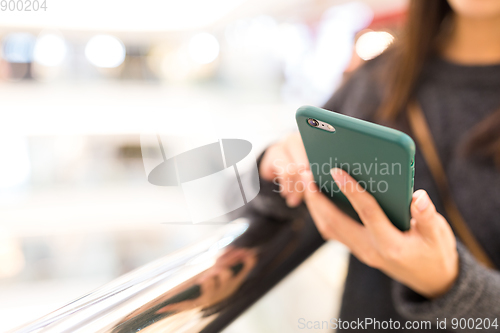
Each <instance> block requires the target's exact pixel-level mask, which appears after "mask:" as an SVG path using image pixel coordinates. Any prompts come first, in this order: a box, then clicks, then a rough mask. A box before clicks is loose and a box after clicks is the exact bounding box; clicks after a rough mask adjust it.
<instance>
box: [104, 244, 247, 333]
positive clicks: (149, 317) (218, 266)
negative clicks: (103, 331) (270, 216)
mask: <svg viewBox="0 0 500 333" xmlns="http://www.w3.org/2000/svg"><path fill="white" fill-rule="evenodd" d="M255 264H256V253H255V250H252V249H247V248H228V249H226V251H225V252H224V253H223V254H222V255H221V256H220V257H218V258H217V261H216V263H215V264H214V265H213V266H212V267H210V268H209V269H208V270H206V271H204V272H202V273H200V274H199V275H197V276H196V277H194V278H193V279H191V280H189V281H186V282H185V283H183V284H181V285H179V286H178V287H176V288H174V289H173V290H171V291H170V292H167V293H165V294H164V295H162V296H160V297H159V298H157V299H155V300H153V301H151V302H149V303H148V304H146V305H144V306H143V307H141V308H139V309H137V310H136V311H134V312H132V313H131V314H130V315H128V316H127V317H126V318H125V319H124V320H123V321H122V322H121V323H120V324H118V325H117V326H116V328H115V329H114V330H113V332H116V333H118V332H123V333H125V332H136V331H138V330H144V329H145V328H148V327H150V328H151V329H153V330H154V329H157V328H160V329H162V330H164V329H167V328H173V327H174V326H175V325H176V324H177V323H176V322H175V315H179V314H183V313H189V315H193V314H194V313H192V312H190V310H196V309H198V311H196V312H199V310H203V309H206V308H208V307H210V306H213V305H215V304H217V303H219V302H221V301H223V300H224V299H226V298H228V297H230V296H231V295H232V294H233V293H234V292H235V291H236V290H237V289H238V288H239V287H240V286H241V284H242V283H243V282H244V281H245V279H246V278H247V276H248V274H249V273H250V272H251V271H252V269H253V268H254V266H255ZM196 312H195V313H196ZM168 317H171V318H169V319H172V320H170V321H169V320H164V319H166V318H168ZM155 325H160V326H161V327H154V326H155Z"/></svg>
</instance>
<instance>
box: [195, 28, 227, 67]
mask: <svg viewBox="0 0 500 333" xmlns="http://www.w3.org/2000/svg"><path fill="white" fill-rule="evenodd" d="M219 49H220V47H219V42H218V41H217V38H215V37H214V36H213V35H211V34H209V33H207V32H202V33H199V34H197V35H194V36H193V37H192V38H191V40H190V41H189V56H190V57H191V59H192V60H193V61H194V62H196V63H198V64H209V63H211V62H212V61H214V60H215V59H217V57H218V56H219Z"/></svg>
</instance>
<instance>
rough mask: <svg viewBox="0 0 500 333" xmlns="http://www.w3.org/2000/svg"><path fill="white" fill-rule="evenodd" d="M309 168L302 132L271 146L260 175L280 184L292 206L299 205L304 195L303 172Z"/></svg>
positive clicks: (281, 192)
mask: <svg viewBox="0 0 500 333" xmlns="http://www.w3.org/2000/svg"><path fill="white" fill-rule="evenodd" d="M308 169H309V161H308V160H307V155H306V151H305V149H304V144H303V143H302V139H301V138H300V134H299V133H298V132H297V133H294V134H292V135H290V136H288V137H287V138H286V139H285V140H284V141H282V142H279V143H277V144H275V145H272V146H271V147H269V148H268V149H267V151H266V153H265V154H264V157H263V158H262V162H261V163H260V170H259V171H260V176H261V177H262V178H263V179H265V180H267V181H272V182H275V183H276V184H278V185H279V192H280V194H281V196H282V197H284V198H285V199H286V203H287V205H288V206H290V207H296V206H298V205H299V204H300V203H301V202H302V199H303V197H304V187H303V183H302V175H301V174H302V173H303V171H305V170H308Z"/></svg>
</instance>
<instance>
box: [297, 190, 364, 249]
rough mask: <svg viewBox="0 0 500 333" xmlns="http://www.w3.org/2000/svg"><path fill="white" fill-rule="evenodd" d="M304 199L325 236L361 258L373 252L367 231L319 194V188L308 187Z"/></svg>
mask: <svg viewBox="0 0 500 333" xmlns="http://www.w3.org/2000/svg"><path fill="white" fill-rule="evenodd" d="M304 198H305V202H306V205H307V207H308V209H309V213H310V214H311V216H312V218H313V220H314V222H315V224H316V225H317V227H318V230H319V231H320V232H321V233H322V235H323V236H325V235H326V236H327V238H329V239H331V238H333V239H335V240H338V241H340V242H341V243H343V244H344V245H346V246H347V247H349V248H350V249H351V251H352V252H353V253H354V254H355V255H358V256H359V257H362V256H364V255H366V253H367V252H369V251H372V250H373V249H370V248H369V245H370V244H371V242H370V241H369V239H368V237H369V235H368V233H367V232H366V229H365V228H364V227H363V226H362V225H361V224H359V223H357V222H356V221H354V220H353V219H351V218H350V217H349V216H347V215H346V214H345V213H344V212H342V211H341V210H340V209H338V208H337V206H335V205H334V204H333V203H332V202H331V201H330V199H328V198H327V197H326V196H325V195H323V194H322V193H321V192H319V190H318V188H317V186H312V185H311V186H308V187H307V190H306V194H305V197H304Z"/></svg>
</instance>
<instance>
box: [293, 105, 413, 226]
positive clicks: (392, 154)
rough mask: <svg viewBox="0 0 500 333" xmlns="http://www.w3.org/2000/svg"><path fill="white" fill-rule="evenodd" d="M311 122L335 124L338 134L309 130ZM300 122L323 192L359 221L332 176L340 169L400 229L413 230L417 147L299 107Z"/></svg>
mask: <svg viewBox="0 0 500 333" xmlns="http://www.w3.org/2000/svg"><path fill="white" fill-rule="evenodd" d="M309 118H313V119H316V120H319V121H323V122H326V123H328V124H330V125H332V126H333V127H335V132H333V133H332V132H328V131H325V130H322V129H319V128H317V127H313V126H311V125H309V123H308V119H309ZM296 120H297V125H298V127H299V131H300V135H301V136H302V141H303V142H304V146H305V149H306V152H307V157H308V159H309V164H310V167H311V171H312V173H313V175H314V180H315V181H316V183H317V184H318V187H319V188H320V191H321V192H324V193H325V194H326V195H329V196H330V197H331V199H332V201H333V202H334V203H335V204H336V205H337V206H339V207H340V208H341V209H342V210H343V211H344V212H346V213H347V214H348V215H350V216H352V217H353V218H355V219H357V220H358V221H359V217H358V216H357V214H356V212H355V211H354V209H353V208H352V206H351V205H350V203H349V201H348V200H347V198H346V197H345V196H344V195H343V194H342V192H340V190H339V188H338V187H337V185H336V184H335V182H334V181H333V178H332V176H331V174H330V170H331V169H332V168H335V167H337V168H341V169H343V170H345V171H347V172H348V173H349V174H350V175H351V176H352V177H353V178H355V179H356V180H357V181H358V182H359V183H360V185H361V186H363V187H364V188H365V189H366V190H367V191H368V192H370V193H371V194H372V195H373V196H374V197H375V199H377V201H378V203H379V204H380V206H381V207H382V209H383V210H384V212H385V213H386V215H387V216H388V217H389V219H390V220H391V221H392V223H393V224H394V225H395V226H396V227H397V228H399V229H400V230H403V231H405V230H408V229H409V228H410V203H411V198H412V194H413V176H414V163H413V161H414V156H415V143H414V142H413V140H412V139H411V138H410V137H409V136H408V135H406V134H405V133H402V132H400V131H397V130H394V129H391V128H388V127H385V126H381V125H377V124H373V123H370V122H367V121H363V120H360V119H356V118H353V117H349V116H345V115H342V114H339V113H336V112H331V111H327V110H323V109H320V108H316V107H312V106H303V107H301V108H299V109H298V110H297V113H296Z"/></svg>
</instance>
